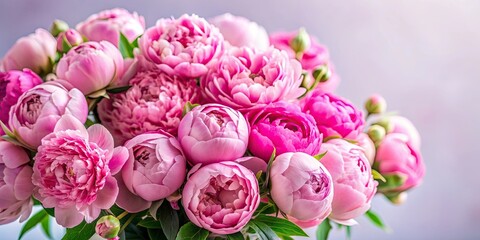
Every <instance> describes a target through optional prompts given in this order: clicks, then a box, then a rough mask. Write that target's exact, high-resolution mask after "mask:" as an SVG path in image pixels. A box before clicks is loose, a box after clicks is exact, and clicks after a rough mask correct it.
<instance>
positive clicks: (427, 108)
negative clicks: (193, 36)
mask: <svg viewBox="0 0 480 240" xmlns="http://www.w3.org/2000/svg"><path fill="white" fill-rule="evenodd" d="M113 7H124V8H127V9H129V10H130V11H137V12H138V13H139V14H141V15H143V16H145V18H146V20H147V24H148V25H149V26H151V25H153V24H154V22H155V20H156V19H158V18H161V17H170V16H174V17H178V16H180V15H181V14H183V13H196V14H198V15H200V16H203V17H206V18H208V17H212V16H215V15H218V14H221V13H224V12H231V13H232V14H236V15H242V16H245V17H247V18H250V19H252V20H254V21H257V22H258V23H259V24H261V25H263V26H265V28H266V29H267V30H268V31H276V30H294V29H297V28H299V27H301V26H305V27H306V29H307V30H308V31H309V33H311V34H313V35H316V36H317V37H318V38H319V39H320V41H321V42H322V43H324V44H326V45H327V46H328V47H329V48H330V52H331V56H332V58H333V61H334V63H335V65H336V68H337V70H338V72H339V74H340V76H341V77H342V84H341V86H340V88H339V89H338V93H339V94H341V95H343V96H345V97H347V98H349V99H351V100H352V101H353V102H354V103H356V104H357V105H359V106H360V105H361V104H362V103H363V101H364V99H365V98H366V97H368V96H369V95H370V94H371V93H375V92H379V93H382V95H383V96H385V98H386V99H387V100H388V103H389V109H390V110H399V112H400V113H401V114H402V115H404V116H406V117H408V118H410V119H411V120H412V121H413V122H414V123H415V124H416V126H417V127H418V129H419V131H420V132H421V134H422V137H423V139H422V140H423V145H422V150H423V154H424V159H425V161H426V165H427V175H426V177H425V181H424V184H423V185H422V187H420V188H419V189H415V190H414V191H412V192H411V193H410V194H409V199H408V201H407V202H406V204H404V205H402V206H392V205H390V204H388V203H387V202H386V201H385V200H384V199H383V198H380V197H376V199H375V200H374V202H373V209H374V210H375V211H376V212H380V213H382V216H383V218H384V219H385V221H386V222H387V223H388V224H389V226H390V227H391V228H392V229H393V232H392V233H390V234H387V233H384V232H382V231H381V230H379V229H376V228H375V227H373V226H372V225H370V224H369V223H367V222H366V221H365V219H363V218H361V219H359V220H360V223H361V226H359V227H354V228H353V237H352V239H480V230H479V227H478V225H479V224H480V193H479V190H480V180H479V178H478V176H479V173H478V170H479V169H480V160H479V159H478V155H477V154H476V151H475V150H476V149H478V136H479V135H480V126H478V122H479V120H478V118H479V117H480V107H479V106H478V105H477V104H478V102H479V100H480V94H479V93H478V89H479V87H480V83H479V81H480V71H479V70H480V67H479V66H480V29H479V23H480V15H479V14H478V13H479V12H480V2H479V1H474V0H471V1H469V0H456V1H448V0H403V1H385V0H370V1H368V0H357V1H348V2H347V1H326V0H325V1H323V0H308V1H307V0H304V1H286V0H285V1H280V0H264V1H255V0H242V1H221V0H215V1H213V0H204V1H187V0H180V1H178V0H177V1H144V0H142V1H126V0H115V1H114V0H104V1H93V0H84V1H55V0H42V1H36V0H16V1H7V0H2V1H1V2H0V56H3V55H4V54H5V52H6V51H7V50H8V48H9V47H10V46H11V45H12V44H13V43H14V42H15V40H16V39H17V38H19V37H21V36H24V35H27V34H29V33H31V32H33V31H34V30H35V29H36V28H38V27H43V28H48V27H49V26H50V24H51V21H52V20H54V19H55V18H58V19H63V20H65V21H67V22H68V23H70V25H71V26H75V24H76V23H77V22H79V21H81V20H83V19H85V18H86V17H88V16H89V15H90V14H92V13H95V12H98V11H100V10H103V9H108V8H113ZM20 227H21V225H20V224H18V223H15V224H10V225H7V226H0V234H1V237H0V238H1V239H16V238H17V236H18V232H19V230H20ZM62 231H63V230H62V229H56V230H55V237H56V238H61V236H62ZM42 238H44V237H43V235H41V233H40V230H38V229H36V230H35V231H32V232H31V233H29V234H27V235H26V238H25V239H42ZM344 238H345V237H344V234H343V233H341V232H335V231H334V233H333V235H332V239H344Z"/></svg>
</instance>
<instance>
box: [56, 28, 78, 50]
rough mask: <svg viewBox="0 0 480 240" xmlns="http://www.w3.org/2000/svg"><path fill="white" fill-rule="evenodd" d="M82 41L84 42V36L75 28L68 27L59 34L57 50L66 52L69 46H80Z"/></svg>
mask: <svg viewBox="0 0 480 240" xmlns="http://www.w3.org/2000/svg"><path fill="white" fill-rule="evenodd" d="M81 43H83V37H82V35H81V34H80V33H79V32H77V30H75V29H68V30H67V31H65V32H61V33H59V34H58V36H57V50H58V51H59V52H66V51H67V49H68V48H71V47H75V46H78V45H80V44H81ZM65 47H67V48H65Z"/></svg>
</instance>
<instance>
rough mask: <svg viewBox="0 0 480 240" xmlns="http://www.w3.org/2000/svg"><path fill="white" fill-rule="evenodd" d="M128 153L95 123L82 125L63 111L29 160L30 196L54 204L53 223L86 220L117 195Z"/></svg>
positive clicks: (107, 206) (72, 224) (91, 217)
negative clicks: (117, 177)
mask: <svg viewBox="0 0 480 240" xmlns="http://www.w3.org/2000/svg"><path fill="white" fill-rule="evenodd" d="M127 158H128V151H127V149H126V148H124V147H117V148H113V137H112V135H111V134H110V133H109V132H108V130H107V129H106V128H104V127H103V126H101V125H99V124H96V125H92V126H91V127H89V128H88V130H87V129H85V127H84V126H83V124H82V123H81V122H80V121H78V119H76V118H75V117H73V116H71V115H68V114H66V115H64V116H62V118H61V119H60V120H59V121H58V123H57V125H56V126H55V129H54V132H52V133H51V134H49V135H47V136H46V137H44V138H43V139H42V145H41V146H40V147H39V148H38V153H37V154H36V155H35V157H34V158H33V159H34V161H35V162H34V165H33V184H34V185H35V186H36V191H35V198H36V199H38V200H39V201H40V202H41V203H42V205H43V206H44V207H46V208H55V219H56V220H57V223H58V224H60V225H62V226H64V227H67V228H71V227H74V226H76V225H78V224H80V223H81V222H82V221H83V219H85V221H86V222H88V223H90V222H92V221H93V220H95V219H96V218H97V217H98V216H99V214H100V211H101V210H102V209H109V208H110V207H112V206H113V204H114V203H115V199H116V198H117V195H118V186H117V181H116V180H115V178H114V177H113V176H112V175H115V174H116V173H118V172H119V171H120V170H121V168H122V167H123V164H124V163H125V161H126V160H127Z"/></svg>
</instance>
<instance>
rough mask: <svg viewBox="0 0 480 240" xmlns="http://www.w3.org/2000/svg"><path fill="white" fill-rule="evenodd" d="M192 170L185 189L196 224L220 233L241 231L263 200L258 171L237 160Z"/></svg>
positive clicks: (189, 212) (186, 202) (188, 210)
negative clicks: (237, 162) (256, 174)
mask: <svg viewBox="0 0 480 240" xmlns="http://www.w3.org/2000/svg"><path fill="white" fill-rule="evenodd" d="M189 174H191V175H190V177H189V179H188V180H187V183H186V184H185V187H184V188H183V193H182V196H183V197H182V204H183V206H184V208H185V212H186V214H187V216H188V218H189V219H190V221H192V222H193V223H194V224H195V225H197V226H199V227H201V228H205V229H207V230H208V231H211V232H213V233H216V234H231V233H235V232H238V231H240V230H241V229H242V228H243V227H244V226H245V225H247V223H248V221H249V220H250V219H251V218H252V215H253V212H254V211H255V210H256V209H257V207H258V205H259V203H260V195H259V187H258V182H257V179H256V178H255V175H254V174H253V173H252V172H251V171H250V170H248V169H246V168H245V167H243V166H240V165H238V164H236V163H234V162H221V163H213V164H209V165H206V166H204V167H202V168H200V169H198V170H197V171H196V172H194V173H189Z"/></svg>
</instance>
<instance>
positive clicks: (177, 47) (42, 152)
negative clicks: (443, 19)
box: [0, 9, 424, 239]
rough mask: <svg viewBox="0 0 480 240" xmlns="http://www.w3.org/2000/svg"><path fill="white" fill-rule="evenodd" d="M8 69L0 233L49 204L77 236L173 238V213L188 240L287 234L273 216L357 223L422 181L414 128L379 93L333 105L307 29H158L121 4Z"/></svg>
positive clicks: (2, 110) (64, 31)
mask: <svg viewBox="0 0 480 240" xmlns="http://www.w3.org/2000/svg"><path fill="white" fill-rule="evenodd" d="M0 68H1V69H0V70H1V73H0V120H1V122H2V129H3V130H2V131H3V132H0V133H2V134H4V136H3V138H2V140H0V196H2V197H1V199H0V224H6V223H9V222H12V221H15V220H16V219H18V218H20V221H23V220H26V219H28V217H29V216H30V213H31V211H32V206H33V205H34V202H36V204H41V206H42V207H43V208H44V209H45V210H48V212H49V213H50V214H51V215H52V216H54V217H55V219H56V221H57V223H58V224H60V225H62V226H64V227H66V228H74V227H76V226H78V225H81V224H94V225H95V223H96V232H97V234H99V235H100V236H102V237H105V238H118V236H119V234H120V235H121V234H122V232H123V234H125V233H124V232H125V231H127V229H126V228H127V226H123V225H129V224H130V225H132V224H133V225H135V224H136V226H137V227H138V228H137V229H136V231H137V232H138V231H140V232H141V231H143V230H145V229H144V228H148V224H146V222H145V221H146V220H148V221H152V222H156V221H160V223H162V224H161V226H162V227H156V228H155V229H159V228H163V230H162V231H163V234H164V235H165V236H167V238H168V239H170V235H172V234H171V232H168V231H169V230H168V229H171V228H167V227H165V226H164V225H165V223H164V222H162V221H161V220H158V219H157V218H162V217H165V216H163V215H161V214H160V216H157V214H156V213H157V212H158V211H159V210H158V209H159V208H165V207H167V208H170V209H171V212H173V213H174V215H175V216H176V217H177V218H176V219H177V226H176V228H175V227H173V229H174V233H173V236H177V238H178V237H179V236H180V235H182V234H186V233H182V229H184V228H187V227H192V226H193V227H198V228H199V229H202V231H207V230H208V232H207V234H206V235H205V237H206V236H208V235H209V234H210V235H211V236H219V235H229V234H230V235H231V234H242V235H243V236H247V235H255V234H256V235H258V236H259V237H260V238H264V237H265V236H267V237H268V233H269V230H268V229H270V230H271V229H273V230H274V232H275V233H276V234H277V235H279V236H280V237H282V236H284V237H288V236H289V233H288V232H282V231H285V230H282V229H281V228H276V227H275V225H274V224H276V223H275V221H273V222H272V221H267V220H268V219H269V217H270V218H271V217H275V218H278V221H279V222H281V223H284V222H285V221H287V222H294V223H295V224H296V225H298V226H300V227H302V228H306V227H312V226H317V225H319V224H321V223H322V222H325V221H334V222H337V223H339V224H342V225H347V226H350V225H353V224H355V223H356V221H355V220H354V219H355V218H357V217H358V216H360V215H363V214H365V213H366V212H367V211H368V210H369V209H370V203H371V200H372V198H373V196H374V195H375V194H376V193H382V194H384V195H385V196H387V197H388V198H389V199H390V200H392V202H395V203H399V202H401V201H403V199H404V197H405V191H407V190H409V189H411V188H413V187H415V186H417V185H418V184H419V183H420V182H421V180H422V177H423V175H424V165H423V162H422V158H421V155H420V152H419V150H420V138H419V134H418V132H417V130H416V129H415V127H414V126H413V125H412V124H411V122H409V121H408V120H407V119H405V118H403V117H400V116H389V115H386V114H383V113H384V112H385V108H386V103H385V100H384V99H383V98H382V97H381V96H378V95H374V96H372V97H370V98H369V99H368V101H367V102H366V105H365V108H366V110H367V111H366V112H367V114H366V115H364V113H363V112H362V111H361V110H359V109H357V108H356V107H355V106H353V105H352V103H350V102H349V101H348V100H346V99H344V98H342V97H340V96H337V95H335V94H334V93H333V92H334V90H335V88H336V86H337V85H338V82H339V78H338V76H337V74H336V72H335V69H334V66H333V64H332V62H331V61H330V58H329V53H328V51H327V49H326V48H325V47H324V46H323V45H321V44H319V43H318V42H317V40H316V39H315V38H313V37H311V36H309V35H308V34H307V33H306V31H305V30H303V29H300V30H299V31H295V32H288V33H276V34H270V35H268V34H267V32H266V31H265V29H264V28H263V27H261V26H259V25H258V24H256V23H254V22H251V21H249V20H247V19H245V18H242V17H236V16H232V15H230V14H225V15H221V16H218V17H215V18H213V19H210V20H208V21H207V20H205V19H203V18H200V17H198V16H196V15H183V16H181V17H180V18H177V19H174V18H170V19H166V18H164V19H160V20H158V22H157V23H156V25H155V26H153V27H151V28H148V29H146V30H145V22H144V18H143V17H141V16H139V15H137V14H136V13H130V12H128V11H126V10H123V9H112V10H107V11H102V12H100V13H98V14H94V15H92V16H90V17H89V18H88V19H87V20H85V21H84V22H82V23H80V24H78V25H77V26H76V27H75V28H69V27H68V25H67V24H66V23H64V22H61V21H55V22H54V24H53V26H52V29H51V31H50V32H49V31H46V30H43V29H38V30H36V32H35V33H33V34H31V35H29V36H26V37H22V38H20V39H19V40H18V41H17V42H16V43H15V44H14V45H13V46H12V47H11V48H10V50H9V51H8V52H7V53H6V55H5V56H4V58H3V59H2V61H1V67H0ZM367 118H368V119H367ZM367 120H369V121H368V122H369V124H368V125H367ZM377 180H378V181H377ZM162 203H168V204H167V205H166V204H162ZM160 206H161V207H160ZM269 208H272V209H274V211H269V210H268V209H269ZM114 209H117V210H118V209H121V211H120V213H115V212H118V211H114ZM127 215H128V216H131V217H129V218H128V221H124V220H125V219H127V217H125V216H127ZM152 219H153V220H152ZM178 219H180V220H178ZM266 219H267V220H266ZM119 220H120V221H119ZM255 221H257V222H255ZM262 221H263V222H262ZM179 222H180V223H179ZM269 224H270V225H269ZM272 224H273V225H272ZM292 224H293V223H292ZM296 225H293V226H294V227H297V226H296ZM179 228H180V230H179ZM297 228H298V227H297ZM265 229H267V230H265ZM294 229H296V228H294ZM298 229H300V228H298ZM149 230H150V229H149ZM179 231H180V232H179ZM119 232H120V233H119ZM67 233H68V231H67ZM92 234H93V233H92ZM148 234H150V231H149V232H148ZM212 234H213V235H212ZM295 234H297V235H303V234H304V233H303V232H301V234H298V231H297V232H295V231H293V232H292V233H291V235H295ZM235 236H238V235H235ZM196 237H199V235H196ZM199 238H200V237H199Z"/></svg>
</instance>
